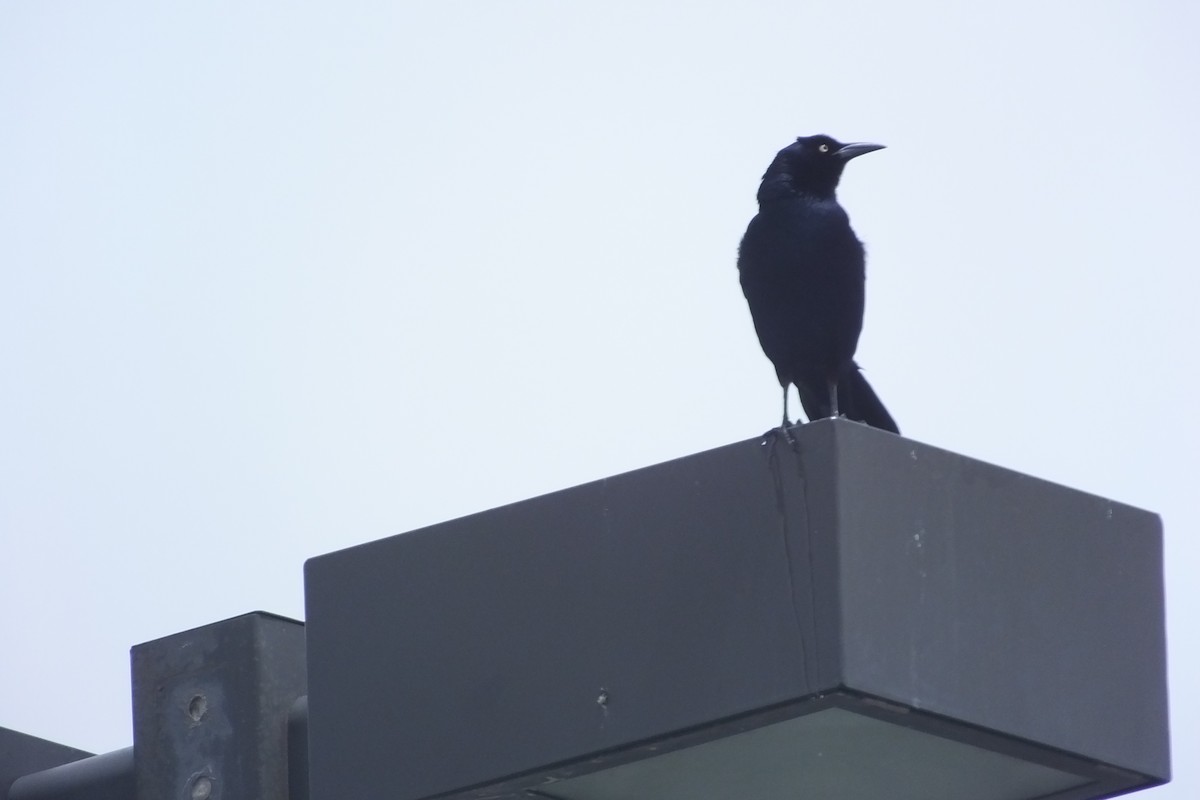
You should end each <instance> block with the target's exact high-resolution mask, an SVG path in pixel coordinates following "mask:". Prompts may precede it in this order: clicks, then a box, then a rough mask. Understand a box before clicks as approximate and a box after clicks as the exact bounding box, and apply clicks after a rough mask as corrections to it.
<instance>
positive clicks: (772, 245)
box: [738, 135, 899, 433]
mask: <svg viewBox="0 0 1200 800" xmlns="http://www.w3.org/2000/svg"><path fill="white" fill-rule="evenodd" d="M882 149H883V145H881V144H867V143H865V142H858V143H852V144H842V143H841V142H839V141H837V140H836V139H833V138H831V137H829V136H824V135H821V136H802V137H800V138H799V139H797V140H796V141H795V143H793V144H790V145H788V146H787V147H785V148H783V149H782V150H780V151H779V154H778V155H776V156H775V160H774V161H772V162H771V166H769V167H767V172H766V174H765V175H763V179H762V185H761V186H759V189H758V214H757V215H755V217H754V219H752V220H750V225H749V227H747V228H746V235H745V236H743V237H742V243H741V245H740V246H739V247H738V273H739V276H740V279H741V284H742V292H743V293H744V294H745V295H746V301H747V302H748V303H749V304H750V316H751V317H752V318H753V319H754V330H755V331H756V332H757V333H758V341H759V343H760V344H761V345H762V349H763V352H764V353H766V354H767V358H769V359H771V363H772V364H774V365H775V374H776V375H777V376H778V378H779V384H780V385H781V386H782V387H783V427H784V429H785V430H786V429H787V427H788V426H789V425H791V422H790V421H789V420H788V385H789V384H792V385H795V387H796V390H797V391H798V392H799V394H800V403H801V404H802V405H803V406H804V413H805V414H806V415H807V416H808V419H809V420H810V421H811V420H814V419H820V418H822V417H835V416H838V415H839V413H840V414H843V415H845V416H847V417H849V418H850V419H853V420H858V421H859V422H865V423H867V424H868V425H873V426H874V427H876V428H882V429H884V430H888V431H891V432H893V433H899V429H898V428H897V427H896V423H895V422H894V421H893V420H892V417H891V415H890V414H888V412H887V409H886V408H884V407H883V403H881V402H880V400H879V397H877V396H876V394H875V391H874V390H873V389H872V388H871V385H870V384H869V383H867V379H866V378H864V377H863V376H862V373H861V372H859V367H858V364H857V363H855V361H854V351H855V349H856V348H857V347H858V335H859V333H861V332H862V322H863V302H864V295H865V288H866V286H865V284H866V266H865V264H866V259H865V256H864V253H863V246H862V242H860V241H859V240H858V238H857V237H856V236H855V235H854V231H853V230H851V228H850V218H849V217H848V216H846V212H845V210H844V209H843V208H842V207H841V206H840V205H839V204H838V201H837V194H836V190H837V185H838V180H839V179H840V178H841V177H842V169H843V168H844V167H845V166H846V162H847V161H849V160H850V159H852V158H856V157H858V156H861V155H863V154H864V153H870V152H873V151H875V150H882Z"/></svg>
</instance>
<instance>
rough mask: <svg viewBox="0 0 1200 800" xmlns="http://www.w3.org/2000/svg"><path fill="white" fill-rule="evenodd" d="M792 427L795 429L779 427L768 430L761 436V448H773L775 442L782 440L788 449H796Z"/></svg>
mask: <svg viewBox="0 0 1200 800" xmlns="http://www.w3.org/2000/svg"><path fill="white" fill-rule="evenodd" d="M793 427H795V426H793V425H780V426H779V427H778V428H771V430H769V431H767V432H766V433H764V434H763V440H762V443H763V446H765V447H774V446H775V442H777V441H778V440H780V439H782V440H783V441H784V442H786V443H787V446H788V447H791V448H795V447H796V437H795V436H793V435H792V428H793Z"/></svg>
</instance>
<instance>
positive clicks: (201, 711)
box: [187, 694, 208, 722]
mask: <svg viewBox="0 0 1200 800" xmlns="http://www.w3.org/2000/svg"><path fill="white" fill-rule="evenodd" d="M187 713H188V716H189V717H191V718H192V721H193V722H199V721H200V720H201V719H202V718H203V717H204V715H205V714H207V713H208V698H206V697H205V696H204V695H202V694H198V695H196V696H194V697H193V698H192V699H191V700H190V701H189V702H188V708H187Z"/></svg>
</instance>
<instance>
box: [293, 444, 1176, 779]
mask: <svg viewBox="0 0 1200 800" xmlns="http://www.w3.org/2000/svg"><path fill="white" fill-rule="evenodd" d="M795 438H796V441H795V443H789V442H788V441H786V440H784V439H783V438H782V437H768V438H767V439H766V440H765V441H762V442H760V441H757V440H755V441H748V442H742V443H739V444H735V445H731V446H728V447H724V448H720V449H717V450H713V451H709V452H706V453H701V454H698V455H695V456H691V457H688V458H684V459H680V460H678V461H673V462H669V463H666V464H662V465H659V466H656V467H651V468H648V469H644V470H638V471H636V472H632V473H628V474H625V475H620V476H616V477H613V478H608V479H606V480H603V481H597V482H595V483H591V484H586V485H584V486H580V487H576V488H574V489H569V490H566V491H563V492H558V493H555V494H551V495H547V496H544V497H540V498H535V499H533V500H528V501H525V502H521V503H517V504H514V505H511V506H505V507H502V508H498V509H494V510H492V511H488V512H485V513H482V514H477V515H474V516H471V517H466V518H463V519H460V520H455V521H452V522H447V523H444V524H441V525H436V526H433V527H432V528H428V529H424V530H420V531H415V532H412V533H408V534H404V535H400V536H395V537H391V538H388V539H384V540H381V541H378V542H372V543H369V544H366V545H362V546H360V547H355V548H351V549H349V550H345V551H341V552H337V553H331V554H328V555H325V556H320V557H318V558H315V559H312V560H310V561H309V562H308V564H307V566H306V594H307V605H308V608H307V618H308V631H307V648H308V652H307V660H308V676H309V683H308V688H309V700H308V702H309V720H308V725H309V728H308V734H309V742H310V746H309V754H310V765H309V766H310V781H311V791H312V797H313V798H325V797H338V798H341V799H343V800H345V799H347V798H348V799H350V800H356V799H357V798H376V797H388V798H393V799H394V800H425V799H426V798H464V799H465V798H472V799H473V800H490V799H491V798H500V797H512V798H516V797H535V796H540V797H543V798H550V799H551V800H630V799H632V798H637V799H638V800H685V798H686V800H785V799H786V800H804V798H819V799H820V800H856V799H858V798H862V800H867V799H868V798H869V799H872V800H873V799H874V798H880V797H886V798H888V800H906V799H907V798H912V799H913V800H918V799H919V800H941V799H942V798H945V800H1024V799H1026V798H1039V799H1041V800H1045V799H1046V798H1055V799H1056V800H1087V799H1088V798H1098V797H1105V796H1111V795H1114V794H1120V793H1122V792H1127V791H1132V790H1135V789H1138V788H1142V787H1146V786H1152V785H1156V784H1159V783H1162V782H1165V781H1166V780H1168V779H1169V775H1170V767H1169V753H1168V739H1167V705H1166V682H1165V674H1166V670H1165V658H1164V653H1165V646H1164V632H1163V606H1162V602H1163V599H1162V538H1161V525H1160V522H1159V520H1158V518H1157V516H1155V515H1153V514H1151V513H1148V512H1145V511H1140V510H1138V509H1134V508H1131V507H1129V506H1125V505H1122V504H1120V503H1115V502H1112V501H1109V500H1106V499H1103V498H1099V497H1095V496H1092V495H1087V494H1084V493H1081V492H1077V491H1073V490H1070V489H1066V488H1064V487H1061V486H1057V485H1054V484H1050V483H1047V482H1045V481H1040V480H1037V479H1035V478H1030V477H1028V476H1025V475H1021V474H1018V473H1014V472H1011V471H1008V470H1004V469H1000V468H998V467H994V466H991V465H988V464H983V463H980V462H978V461H974V460H971V459H968V458H965V457H963V456H959V455H956V454H953V453H948V452H945V451H942V450H938V449H936V448H932V447H929V446H926V445H923V444H920V443H917V442H914V441H910V440H907V439H903V438H901V437H897V436H893V435H891V434H887V433H883V432H880V431H877V430H874V429H870V428H866V427H864V426H861V425H857V424H855V423H851V422H846V421H842V420H828V421H820V422H817V423H813V424H810V425H805V426H803V427H801V428H798V429H796V430H795Z"/></svg>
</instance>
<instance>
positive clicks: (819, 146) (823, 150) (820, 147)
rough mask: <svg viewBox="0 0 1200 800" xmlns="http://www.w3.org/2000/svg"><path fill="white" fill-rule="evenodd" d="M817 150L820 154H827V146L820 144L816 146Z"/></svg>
mask: <svg viewBox="0 0 1200 800" xmlns="http://www.w3.org/2000/svg"><path fill="white" fill-rule="evenodd" d="M817 149H818V150H820V151H821V152H822V153H828V152H829V145H827V144H825V143H823V142H822V143H821V144H819V145H817Z"/></svg>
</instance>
